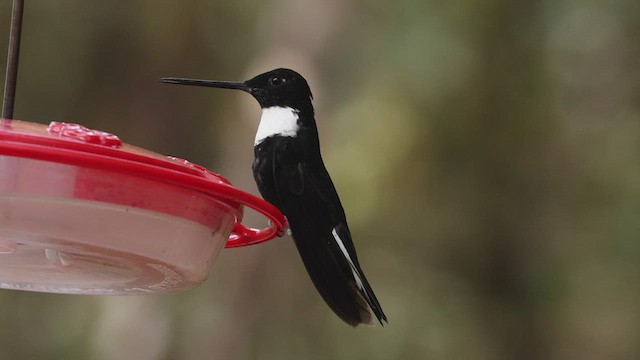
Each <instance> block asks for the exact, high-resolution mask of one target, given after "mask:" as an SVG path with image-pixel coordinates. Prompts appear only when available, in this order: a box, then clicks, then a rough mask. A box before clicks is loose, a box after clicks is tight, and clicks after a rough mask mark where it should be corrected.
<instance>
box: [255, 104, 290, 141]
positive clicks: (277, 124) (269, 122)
mask: <svg viewBox="0 0 640 360" xmlns="http://www.w3.org/2000/svg"><path fill="white" fill-rule="evenodd" d="M298 119H299V116H298V111H297V110H295V109H292V108H290V107H280V106H272V107H269V108H264V109H262V117H261V118H260V125H259V126H258V132H257V133H256V140H255V142H254V145H258V144H260V143H261V142H262V141H263V140H264V139H266V138H268V137H269V136H273V135H280V136H290V137H295V136H296V135H297V131H298V128H299V126H298Z"/></svg>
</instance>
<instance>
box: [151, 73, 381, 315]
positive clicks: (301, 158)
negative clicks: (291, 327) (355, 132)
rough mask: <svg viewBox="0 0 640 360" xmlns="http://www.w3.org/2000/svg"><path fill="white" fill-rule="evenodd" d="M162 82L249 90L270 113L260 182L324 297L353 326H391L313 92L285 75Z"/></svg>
mask: <svg viewBox="0 0 640 360" xmlns="http://www.w3.org/2000/svg"><path fill="white" fill-rule="evenodd" d="M161 81H162V82H165V83H170V84H181V85H195V86H206V87H214V88H223V89H236V90H242V91H244V92H247V93H249V94H251V95H252V96H253V97H254V98H255V99H256V100H257V101H258V103H259V104H260V107H261V108H262V116H261V118H260V124H259V126H258V131H257V132H256V136H255V141H254V144H253V145H254V148H253V149H254V156H255V160H254V162H253V167H252V168H253V176H254V179H255V181H256V184H257V185H258V190H259V191H260V194H261V195H262V197H263V198H264V199H265V200H266V201H268V202H270V203H271V204H273V205H274V206H275V207H277V208H278V209H279V210H280V211H281V212H282V213H283V214H284V215H285V216H286V218H287V221H288V224H289V229H290V233H291V236H292V237H293V240H294V242H295V244H296V247H297V249H298V252H299V253H300V256H301V258H302V261H303V263H304V265H305V267H306V269H307V272H308V274H309V277H310V278H311V280H312V282H313V284H314V285H315V287H316V289H317V290H318V292H319V293H320V295H321V296H322V298H323V299H324V300H325V302H326V303H327V305H329V307H330V308H331V309H332V310H333V311H334V312H335V313H336V314H337V315H338V316H339V317H340V318H341V319H342V320H343V321H345V322H346V323H347V324H349V325H351V326H353V327H357V326H358V325H360V324H368V325H372V324H373V322H374V319H373V315H375V317H376V318H377V320H378V322H379V323H380V324H381V325H384V323H386V322H387V317H386V315H385V314H384V312H383V311H382V307H381V306H380V303H379V302H378V299H377V298H376V296H375V294H374V293H373V290H372V289H371V285H369V282H368V281H367V278H366V277H365V275H364V272H363V271H362V268H361V267H360V263H359V261H358V256H357V255H356V249H355V247H354V245H353V241H352V239H351V232H350V231H349V226H348V225H347V219H346V216H345V212H344V209H343V207H342V203H341V202H340V198H339V197H338V193H337V192H336V189H335V186H334V184H333V181H332V180H331V177H330V176H329V173H328V172H327V169H326V168H325V165H324V162H323V160H322V156H321V154H320V142H319V139H318V129H317V127H316V120H315V112H314V109H313V105H312V99H313V96H312V94H311V89H310V88H309V85H308V84H307V81H306V80H305V78H304V77H302V75H300V74H298V73H297V72H295V71H293V70H291V69H284V68H279V69H275V70H271V71H268V72H265V73H263V74H260V75H258V76H256V77H254V78H252V79H250V80H247V81H243V82H231V81H214V80H196V79H185V78H162V79H161Z"/></svg>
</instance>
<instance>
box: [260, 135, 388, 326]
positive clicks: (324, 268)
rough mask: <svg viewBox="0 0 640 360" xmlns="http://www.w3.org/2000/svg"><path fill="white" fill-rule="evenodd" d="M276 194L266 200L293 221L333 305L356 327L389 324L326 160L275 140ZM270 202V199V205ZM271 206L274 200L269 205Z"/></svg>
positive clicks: (297, 240)
mask: <svg viewBox="0 0 640 360" xmlns="http://www.w3.org/2000/svg"><path fill="white" fill-rule="evenodd" d="M271 140H272V144H271V147H272V148H271V150H272V156H271V157H270V158H271V159H272V163H271V164H270V165H271V166H272V173H273V179H270V180H269V181H267V182H268V183H271V184H272V185H273V189H272V190H271V189H264V191H263V190H262V189H261V192H264V193H263V196H265V195H266V196H265V198H267V197H271V198H273V203H274V205H276V206H277V207H278V208H279V209H280V210H281V211H282V212H283V213H284V215H285V216H286V217H287V219H288V221H289V226H290V228H291V232H292V235H293V238H294V240H295V243H296V246H297V248H298V251H299V252H300V255H301V257H302V260H303V262H304V264H305V267H306V269H307V272H308V273H309V276H310V277H311V279H312V281H313V283H314V285H315V286H316V288H317V289H318V291H319V292H320V294H321V295H322V297H323V298H324V300H325V301H326V302H327V304H328V305H329V306H330V307H331V308H332V309H333V310H334V312H335V313H336V314H338V316H340V317H341V318H342V319H343V320H344V321H345V322H347V323H349V324H350V325H352V326H357V325H358V324H360V323H367V324H370V323H372V317H371V313H370V311H369V309H371V310H372V311H373V313H374V314H375V315H376V317H377V318H378V320H379V321H380V323H382V321H385V322H386V321H387V319H386V316H385V315H384V313H383V312H382V308H381V307H380V304H379V303H378V300H377V299H376V297H375V295H374V293H373V290H372V289H371V286H370V285H369V283H368V281H367V279H366V277H365V276H364V273H363V271H362V269H361V268H360V264H359V262H358V259H357V256H356V252H355V248H354V246H353V242H352V240H351V234H350V232H349V228H348V226H347V221H346V218H345V214H344V210H343V208H342V205H341V204H340V199H339V198H338V195H337V193H336V190H335V188H334V185H333V182H332V181H331V178H330V176H329V174H328V173H327V171H326V169H325V167H324V164H323V163H322V159H321V158H320V157H319V155H318V157H317V158H313V157H310V156H309V154H305V153H304V149H302V147H301V146H300V143H299V142H298V141H295V140H294V139H292V138H288V137H278V138H274V139H271ZM267 200H268V199H267ZM268 201H269V200H268Z"/></svg>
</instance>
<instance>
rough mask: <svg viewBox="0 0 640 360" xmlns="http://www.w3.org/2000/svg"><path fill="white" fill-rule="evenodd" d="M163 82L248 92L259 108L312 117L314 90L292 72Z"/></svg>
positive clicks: (171, 79) (173, 79)
mask: <svg viewBox="0 0 640 360" xmlns="http://www.w3.org/2000/svg"><path fill="white" fill-rule="evenodd" d="M161 81H162V82H165V83H170V84H181V85H196V86H207V87H216V88H223V89H237V90H242V91H246V92H248V93H249V94H251V95H253V97H254V98H255V99H256V100H258V103H260V107H262V108H263V109H264V108H269V107H273V106H279V107H291V108H294V109H297V110H300V111H303V112H306V111H310V112H311V113H313V106H312V105H311V99H312V98H313V96H312V95H311V89H309V84H307V81H306V80H305V79H304V77H302V75H300V74H298V73H297V72H295V71H293V70H291V69H285V68H279V69H275V70H271V71H267V72H265V73H263V74H260V75H258V76H256V77H254V78H252V79H250V80H247V81H243V82H232V81H215V80H195V79H184V78H162V79H161Z"/></svg>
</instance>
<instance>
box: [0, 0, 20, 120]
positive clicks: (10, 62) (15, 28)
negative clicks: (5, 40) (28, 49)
mask: <svg viewBox="0 0 640 360" xmlns="http://www.w3.org/2000/svg"><path fill="white" fill-rule="evenodd" d="M23 10H24V0H13V8H12V10H11V25H10V31H9V50H8V53H7V73H6V77H5V79H4V96H3V98H2V118H4V119H12V118H13V105H14V102H15V97H16V83H17V81H18V58H19V56H20V36H21V33H22V13H23Z"/></svg>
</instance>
